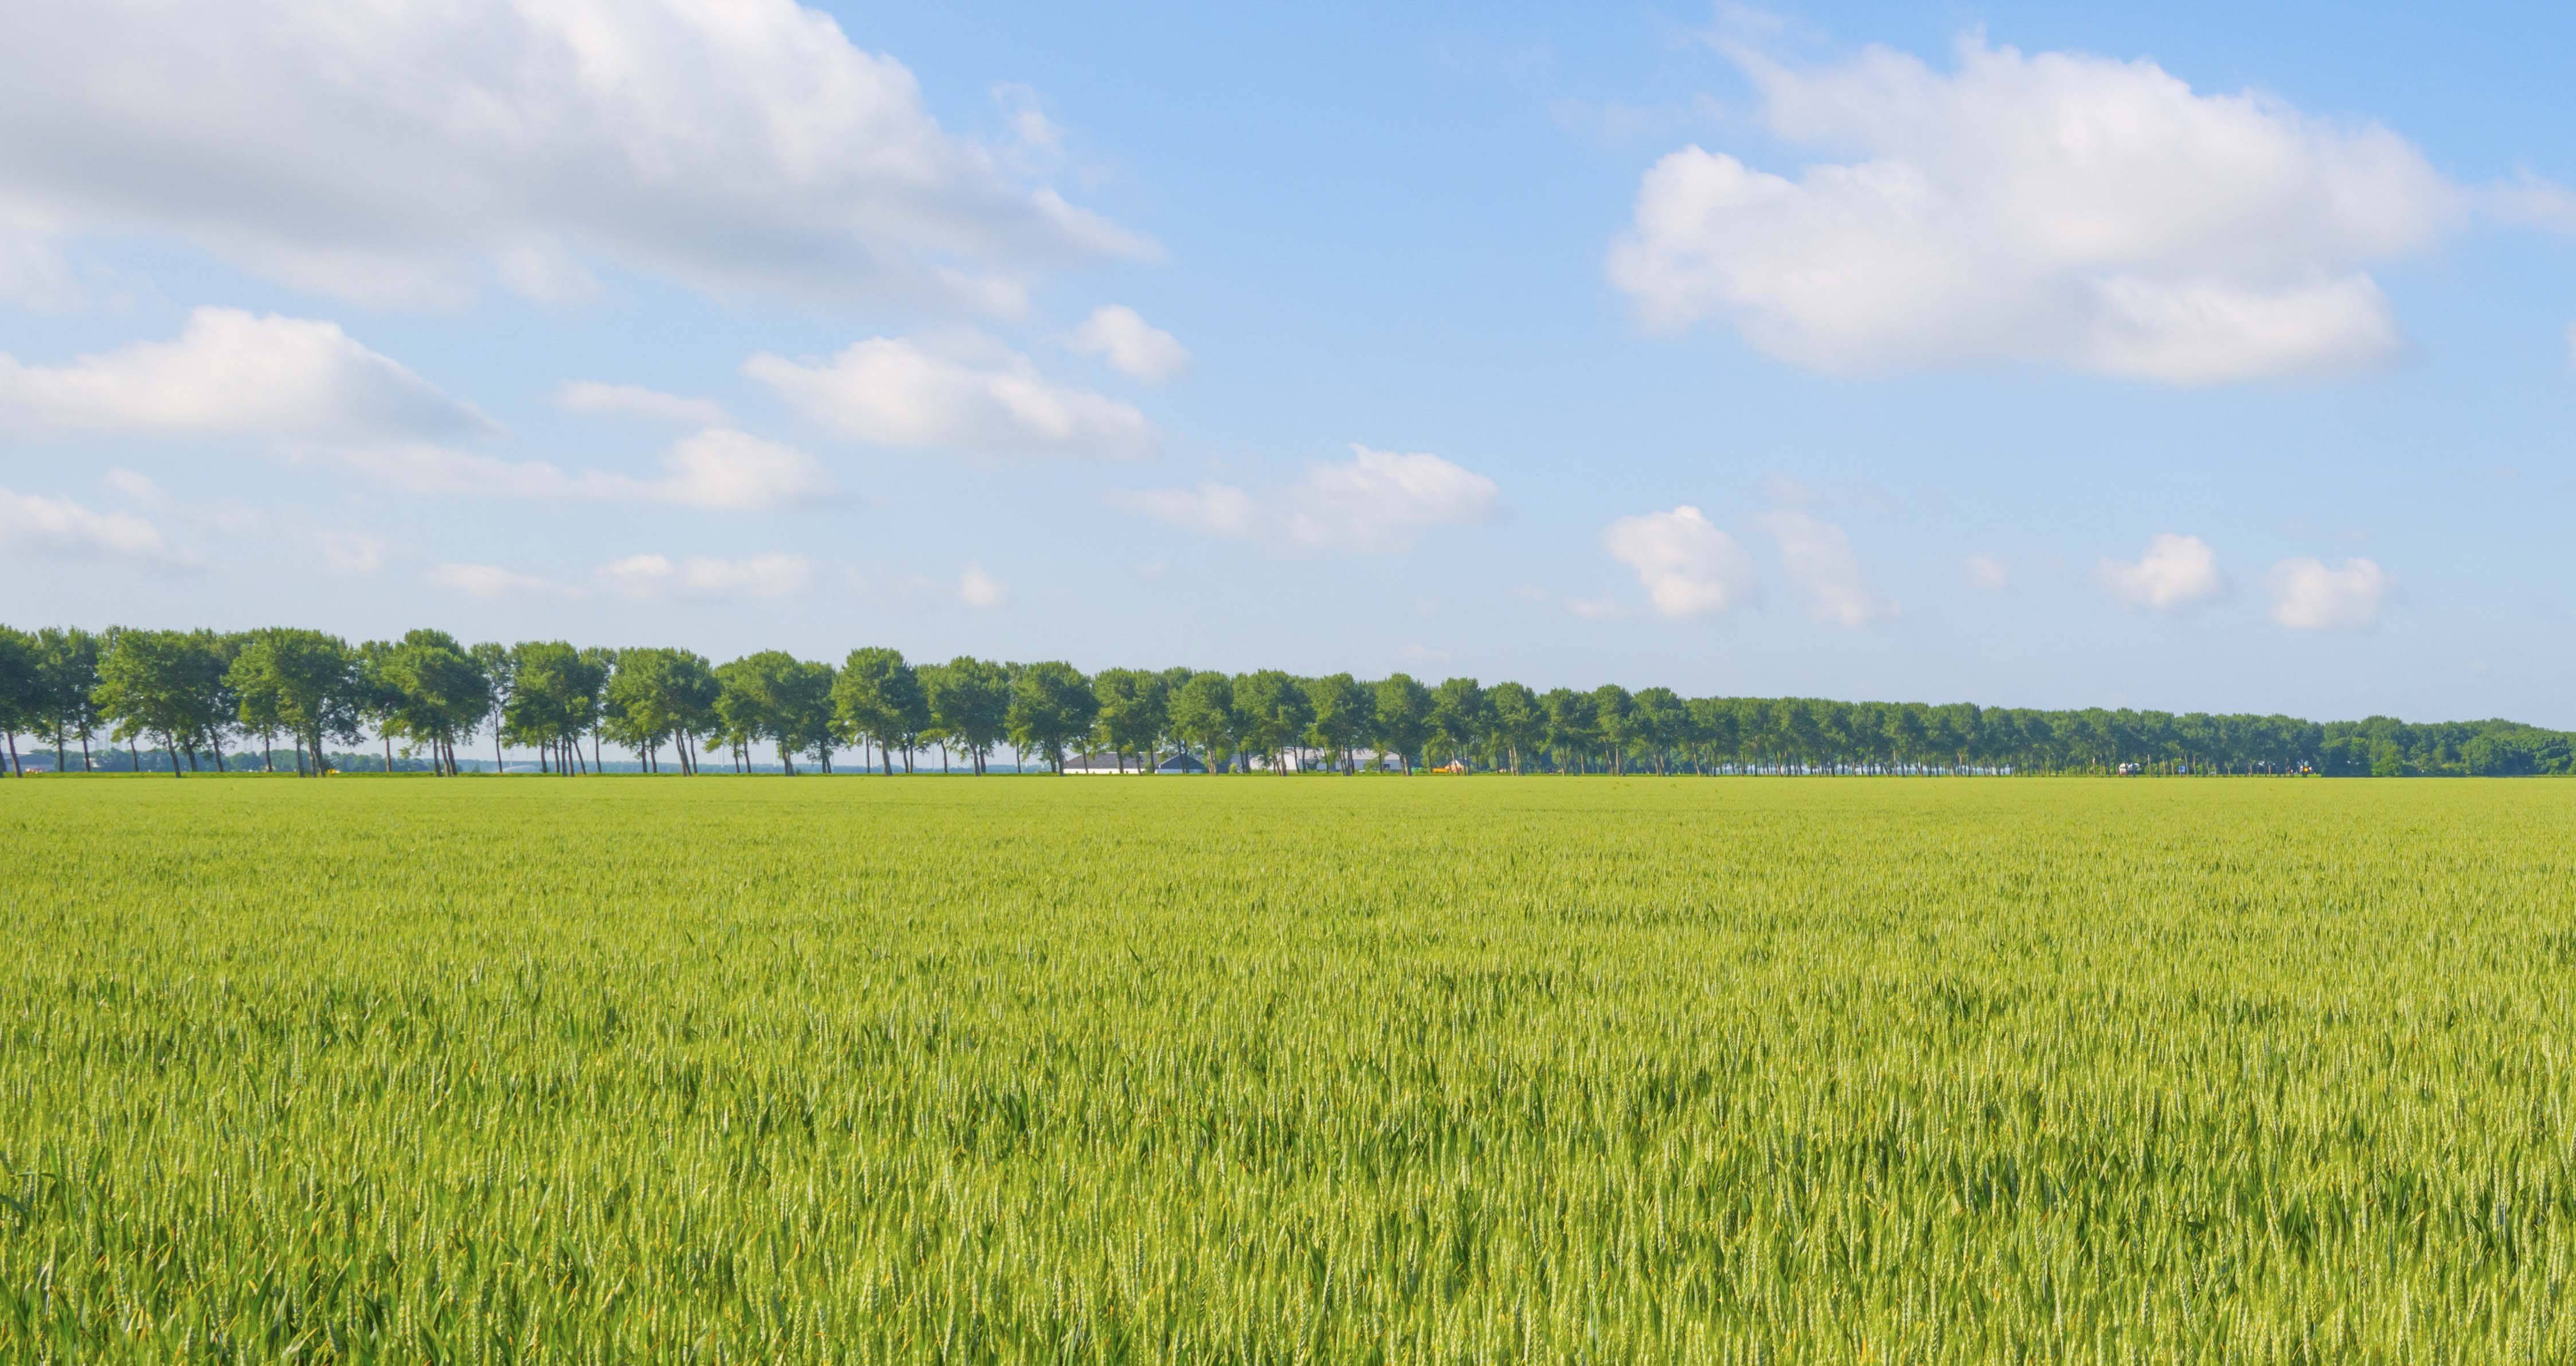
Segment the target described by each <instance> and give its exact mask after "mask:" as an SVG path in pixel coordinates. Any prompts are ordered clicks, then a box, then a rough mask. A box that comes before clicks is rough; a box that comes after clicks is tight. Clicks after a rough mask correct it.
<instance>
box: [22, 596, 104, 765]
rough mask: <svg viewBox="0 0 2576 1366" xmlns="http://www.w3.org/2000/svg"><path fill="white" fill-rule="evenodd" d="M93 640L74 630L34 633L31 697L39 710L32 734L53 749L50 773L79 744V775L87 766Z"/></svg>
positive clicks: (93, 718) (93, 730)
mask: <svg viewBox="0 0 2576 1366" xmlns="http://www.w3.org/2000/svg"><path fill="white" fill-rule="evenodd" d="M98 649H99V646H98V637H97V636H94V635H92V634H90V633H89V632H87V631H84V630H80V629H79V628H77V627H70V628H66V627H59V626H48V627H46V628H45V629H43V630H42V631H39V632H37V633H36V646H35V650H36V692H37V696H38V698H39V699H40V702H41V706H42V713H41V715H40V716H39V717H38V718H37V730H38V733H39V734H41V735H43V736H44V737H45V738H46V739H47V740H50V741H52V742H53V746H54V771H55V772H57V773H60V772H62V771H63V768H64V764H65V759H64V751H65V750H66V749H68V748H69V747H70V744H71V742H72V741H73V740H78V741H80V747H81V771H82V772H84V773H86V772H88V771H89V767H90V757H89V742H90V737H92V736H94V735H96V734H97V733H98V727H99V716H98V703H97V702H96V701H95V700H94V699H93V696H92V694H93V693H95V692H96V691H97V688H98Z"/></svg>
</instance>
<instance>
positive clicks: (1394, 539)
mask: <svg viewBox="0 0 2576 1366" xmlns="http://www.w3.org/2000/svg"><path fill="white" fill-rule="evenodd" d="M1115 501H1117V502H1119V503H1121V504H1123V505H1124V506H1126V507H1128V508H1131V509H1133V510H1135V511H1138V512H1142V513H1144V514H1145V515H1147V516H1149V517H1153V518H1155V519H1157V520H1160V521H1165V522H1170V523H1172V524H1173V525H1175V526H1182V527H1187V528H1189V529H1190V530H1192V531H1199V532H1204V533H1207V534H1210V535H1218V536H1241V537H1248V538H1252V539H1258V540H1269V541H1274V542H1277V543H1280V544H1283V545H1287V546H1292V547H1296V548H1300V549H1307V550H1357V551H1388V550H1403V549H1405V548H1407V547H1409V546H1411V545H1412V543H1413V539H1414V537H1415V536H1416V535H1418V534H1419V533H1421V532H1423V531H1425V530H1428V529H1430V528H1433V527H1443V526H1473V525H1476V524H1478V523H1482V522H1489V521H1492V520H1493V519H1494V518H1495V517H1496V516H1497V515H1498V514H1499V513H1500V512H1501V499H1500V490H1499V489H1497V488H1496V487H1495V484H1494V481H1493V480H1491V479H1488V478H1486V477H1485V476H1483V475H1481V474H1478V473H1476V472H1475V471H1473V470H1470V469H1468V468H1466V467H1465V466H1463V465H1459V464H1456V463H1454V462H1452V461H1448V460H1444V459H1442V458H1440V457H1439V456H1436V455H1426V454H1421V453H1418V452H1417V453H1413V454H1403V453H1399V452H1395V451H1381V450H1372V449H1370V448H1369V447H1367V446H1363V445H1359V444H1357V443H1353V444H1352V446H1351V458H1350V459H1349V460H1346V461H1338V462H1333V463H1327V464H1318V465H1314V466H1311V467H1309V468H1308V469H1307V471H1306V477H1305V478H1304V479H1302V480H1300V481H1298V482H1297V483H1295V484H1293V485H1290V486H1289V487H1287V488H1284V489H1276V490H1271V491H1268V492H1264V493H1260V494H1255V493H1253V492H1251V491H1249V490H1246V489H1242V488H1238V487H1236V486H1234V485H1231V484H1215V483H1209V484H1201V485H1199V486H1198V487H1197V488H1195V489H1147V490H1142V491H1139V492H1135V493H1128V494H1124V495H1120V496H1119V497H1118V498H1117V499H1116V500H1115Z"/></svg>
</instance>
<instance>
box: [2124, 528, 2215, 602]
mask: <svg viewBox="0 0 2576 1366" xmlns="http://www.w3.org/2000/svg"><path fill="white" fill-rule="evenodd" d="M2101 573H2102V583H2103V586H2104V587H2106V588H2108V589H2110V590H2111V596H2113V597H2115V598H2118V599H2119V600H2120V601H2121V602H2123V603H2125V604H2127V605H2129V606H2131V607H2136V608H2142V609H2144V610H2146V611H2150V612H2180V611H2184V610H2186V609H2188V608H2192V607H2197V606H2199V605H2200V604H2202V603H2205V602H2208V601H2209V600H2210V599H2212V598H2215V597H2217V596H2219V595H2220V594H2222V593H2224V592H2226V591H2227V576H2226V575H2224V574H2222V573H2220V572H2219V570H2218V552H2217V551H2215V550H2212V549H2210V546H2209V542H2207V541H2204V540H2202V539H2200V538H2199V537H2198V536H2184V535H2178V534H2176V533H2174V532H2170V531H2168V532H2164V533H2162V534H2160V535H2158V536H2156V537H2155V538H2154V539H2153V540H2150V541H2149V542H2147V553H2145V554H2144V555H2141V556H2139V557H2138V558H2137V559H2134V560H2114V559H2105V560H2103V561H2102V565H2101Z"/></svg>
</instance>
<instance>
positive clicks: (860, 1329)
mask: <svg viewBox="0 0 2576 1366" xmlns="http://www.w3.org/2000/svg"><path fill="white" fill-rule="evenodd" d="M2571 817H2576V787H2568V786H2559V785H2556V784H2549V783H2546V782H2543V781H2539V780H2532V781H2526V782H2521V783H2504V782H2499V783H2483V782H2472V781H2465V780H2464V781H2458V782H2450V783H2430V782H2424V783H2369V782H2333V783H2327V782H2293V781H2286V780H2282V781H2261V780H2239V781H2225V782H2221V781H2206V782H2191V781H2170V782H2153V783H2130V784H2121V783H2117V782H2110V781H2100V782H2095V781H2078V780H2065V781H2036V780H2034V781H2026V782H1992V783H1980V782H1974V781H1905V780H1885V781H1871V782H1857V781H1853V782H1835V781H1821V780H1819V781H1808V782H1802V781H1797V780H1705V779H1701V780H1694V779H1674V780H1669V781H1662V780H1652V779H1638V780H1610V779H1562V780H1560V779H1530V780H1523V781H1511V780H1500V779H1497V780H1490V781H1486V780H1479V781H1448V782H1439V781H1410V782H1407V781H1398V780H1378V781H1367V780H1362V781H1325V780H1311V781H1302V782H1288V781H1266V780H1172V781H1161V780H1135V781H1128V782H1116V781H1111V780H1102V781H1099V782H1095V783H1088V784H1085V783H1076V782H1052V781H1041V780H1035V779H1029V780H1000V779H995V780H984V781H969V780H956V781H926V780H925V781H905V782H897V781H885V780H857V779H844V780H833V781H825V780H782V779H729V778H724V779H719V778H706V779H697V780H679V779H662V780H642V779H638V780H615V779H610V780H590V781H577V782H576V781H543V780H533V779H531V780H479V781H453V782H436V781H428V780H421V781H402V780H390V781H363V780H354V779H351V780H336V781H332V782H328V783H301V784H299V783H295V782H291V781H258V780H245V781H231V782H222V781H204V782H186V783H170V782H167V781H164V782H160V783H153V782H149V781H143V780H125V781H118V780H99V781H79V780H63V781H49V782H31V783H13V784H8V785H6V786H5V787H0V834H5V847H6V848H7V849H8V850H9V851H10V854H11V858H10V865H11V866H10V871H9V877H8V880H7V882H6V884H5V886H6V890H5V892H0V897H5V900H6V908H7V915H8V924H9V926H10V937H11V944H12V951H11V952H10V953H9V954H8V955H7V956H6V958H5V959H0V1029H5V1044H0V1297H5V1298H0V1359H6V1360H11V1361H59V1362H100V1361H174V1360H199V1361H271V1360H297V1361H324V1362H341V1361H376V1360H387V1361H391V1360H403V1361H412V1360H439V1361H457V1362H499V1361H560V1362H628V1361H648V1360H650V1361H689V1360H696V1361H709V1362H715V1361H724V1362H745V1363H752V1362H803V1361H888V1360H914V1359H942V1360H961V1361H980V1360H1004V1361H1059V1360H1063V1361H1095V1360H1186V1361H1209V1360H1242V1361H1292V1360H1303V1361H1366V1360H1383V1361H1495V1362H1503V1361H1525V1360H1569V1361H1598V1362H1627V1361H1641V1360H1669V1361H1714V1362H1787V1361H1873V1362H1890V1363H1895V1362H1905V1363H1916V1362H1946V1361H1960V1362H1966V1361H2101V1362H2165V1361H2171V1362H2182V1361H2226V1362H2240V1363H2242V1362H2352V1361H2386V1362H2443V1361H2546V1360H2562V1361H2563V1360H2569V1359H2576V1313H2571V1308H2570V1304H2569V1295H2570V1291H2571V1286H2570V1275H2571V1251H2576V1111H2571V1101H2572V1100H2576V1097H2571V1088H2570V1082H2571V1078H2576V1009H2571V1007H2576V1000H2571V991H2570V985H2571V983H2576V845H2571V841H2570V838H2569V833H2568V832H2569V830H2570V821H2571Z"/></svg>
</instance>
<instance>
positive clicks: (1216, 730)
mask: <svg viewBox="0 0 2576 1366" xmlns="http://www.w3.org/2000/svg"><path fill="white" fill-rule="evenodd" d="M1169 724H1170V725H1171V728H1172V734H1174V735H1175V736H1178V737H1179V738H1180V740H1181V741H1182V743H1184V744H1188V745H1193V746H1196V747H1197V749H1198V751H1199V753H1200V754H1201V755H1203V756H1205V758H1206V761H1207V765H1208V768H1209V769H1210V771H1217V770H1221V769H1222V768H1223V767H1224V766H1225V762H1226V760H1227V759H1229V758H1230V757H1232V756H1233V754H1234V752H1235V747H1236V745H1237V744H1238V743H1239V742H1240V741H1241V740H1242V738H1243V735H1244V718H1243V716H1242V714H1241V713H1239V712H1237V711H1236V710H1235V705H1234V680H1233V679H1231V678H1228V677H1226V676H1225V675H1224V674H1221V673H1200V674H1192V675H1190V677H1189V679H1188V681H1186V682H1184V683H1182V684H1181V685H1180V686H1179V687H1178V688H1176V689H1174V690H1173V692H1172V702H1171V707H1170V722H1169Z"/></svg>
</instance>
